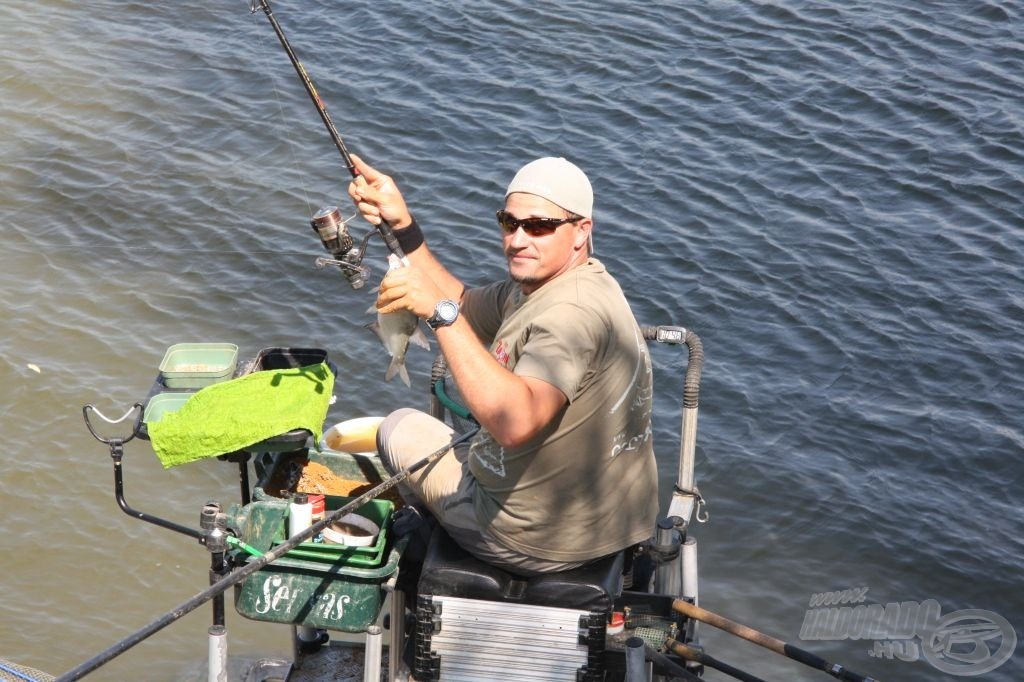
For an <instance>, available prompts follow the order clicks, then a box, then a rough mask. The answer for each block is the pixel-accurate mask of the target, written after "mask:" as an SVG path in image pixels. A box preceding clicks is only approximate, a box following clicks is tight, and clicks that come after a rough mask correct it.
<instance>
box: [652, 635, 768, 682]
mask: <svg viewBox="0 0 1024 682" xmlns="http://www.w3.org/2000/svg"><path fill="white" fill-rule="evenodd" d="M665 648H666V649H667V650H668V651H670V652H672V653H673V654H675V655H676V656H679V657H680V658H685V659H686V660H687V661H694V662H695V663H700V664H701V665H706V666H707V667H709V668H714V669H715V670H718V671H719V672H723V673H725V674H726V675H728V676H730V677H734V678H736V679H737V680H740V682H765V681H764V680H762V679H761V678H760V677H756V676H754V675H751V674H750V673H747V672H744V671H742V670H740V669H739V668H736V667H734V666H731V665H729V664H728V663H725V662H723V661H720V660H718V659H717V658H713V657H712V656H709V655H707V654H706V653H704V651H702V650H701V649H699V648H696V647H693V646H690V645H689V644H683V643H682V642H680V641H678V640H676V639H674V638H672V637H669V638H667V639H666V640H665Z"/></svg>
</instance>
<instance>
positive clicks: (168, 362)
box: [160, 343, 238, 388]
mask: <svg viewBox="0 0 1024 682" xmlns="http://www.w3.org/2000/svg"><path fill="white" fill-rule="evenodd" d="M237 365H238V346H236V345H235V344H233V343H176V344H174V345H173V346H171V347H169V348H168V349H167V352H166V353H164V359H163V360H162V361H161V362H160V380H161V381H162V382H163V384H164V386H166V387H167V388H202V387H204V386H209V385H211V384H216V383H218V382H220V381H225V380H227V379H230V378H231V376H232V375H233V374H234V373H235V367H236V366H237Z"/></svg>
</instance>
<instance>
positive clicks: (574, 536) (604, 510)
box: [462, 258, 658, 561]
mask: <svg viewBox="0 0 1024 682" xmlns="http://www.w3.org/2000/svg"><path fill="white" fill-rule="evenodd" d="M462 310H463V312H464V314H465V316H466V319H467V320H468V321H469V322H470V324H471V325H472V326H473V329H474V331H475V332H476V333H477V335H478V336H479V337H480V338H481V339H482V340H483V341H484V342H485V343H489V344H490V350H491V354H492V355H493V356H494V357H495V358H496V359H497V360H498V362H500V363H501V364H502V365H504V366H505V367H507V368H508V369H509V370H511V371H512V372H514V373H515V374H517V375H520V376H529V377H534V378H536V379H541V380H543V381H546V382H548V383H550V384H552V385H554V386H556V387H557V388H558V389H560V390H561V391H562V393H564V394H565V396H566V398H568V400H569V404H568V405H567V406H566V408H565V409H564V410H563V411H562V412H561V413H560V414H559V415H558V416H557V417H556V418H555V419H554V420H553V422H552V423H551V424H550V425H549V427H548V428H546V429H544V430H543V431H542V432H541V433H540V434H539V435H538V436H537V437H536V438H535V439H534V440H533V441H531V442H529V443H527V444H525V445H523V446H522V447H518V448H502V447H501V446H500V445H498V443H497V442H496V441H495V440H494V439H493V438H492V437H491V435H490V434H489V433H487V431H486V430H481V432H480V433H479V434H477V436H476V437H475V438H474V439H473V441H472V443H471V445H470V451H469V468H470V472H471V473H472V475H473V477H474V478H475V479H476V480H477V493H476V499H475V500H474V502H475V508H476V514H477V518H478V519H479V521H480V522H481V524H483V525H485V526H486V527H488V528H489V530H490V531H491V533H492V534H493V535H494V536H495V537H496V538H497V539H498V540H500V541H501V542H502V543H504V544H505V545H507V546H508V547H510V548H511V549H514V550H516V551H519V552H522V553H524V554H528V555H530V556H536V557H538V558H542V559H549V560H554V561H583V560H587V559H593V558H596V557H599V556H603V555H606V554H610V553H612V552H615V551H618V550H620V549H623V548H625V547H628V546H629V545H632V544H634V543H637V542H640V541H642V540H644V539H646V538H648V537H650V536H651V534H652V533H653V526H654V522H655V517H656V515H657V513H658V482H657V467H656V464H655V460H654V451H653V448H652V443H651V394H652V389H651V363H650V357H649V356H648V354H647V345H646V342H645V341H644V339H643V336H642V334H641V333H640V330H639V328H638V327H637V324H636V321H635V320H634V318H633V314H632V312H631V311H630V309H629V304H628V303H627V302H626V299H625V297H624V296H623V294H622V290H621V289H620V288H619V285H618V283H617V282H616V281H615V280H614V279H613V278H612V277H611V275H609V274H608V272H607V271H606V270H605V268H604V266H603V265H602V264H601V263H600V262H599V261H597V260H595V259H593V258H591V259H589V260H588V261H587V262H586V263H584V264H581V265H579V266H577V267H575V268H573V269H572V270H570V271H568V272H566V273H565V274H562V275H560V276H558V277H557V278H555V279H553V280H552V281H550V282H547V283H546V284H544V285H543V286H542V287H541V288H540V289H538V290H536V291H534V292H533V293H532V294H529V295H526V294H523V293H522V290H521V288H520V285H519V284H517V283H515V282H513V281H511V280H507V281H504V282H498V283H495V284H492V285H490V286H486V287H482V288H478V289H472V290H469V291H467V292H466V295H465V297H464V299H463V306H462ZM517 409H524V410H528V409H530V406H529V405H520V406H517Z"/></svg>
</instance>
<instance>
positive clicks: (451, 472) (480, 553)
mask: <svg viewBox="0 0 1024 682" xmlns="http://www.w3.org/2000/svg"><path fill="white" fill-rule="evenodd" d="M452 436H453V431H452V428H451V427H450V426H448V425H447V424H445V423H444V422H442V421H439V420H438V419H435V418H434V417H431V416H430V415H429V414H426V413H425V412H420V411H419V410H414V409H411V408H403V409H400V410H397V411H395V412H392V413H391V414H390V415H388V417H387V418H386V419H385V420H384V421H383V422H381V425H380V428H379V429H378V430H377V451H378V452H379V453H380V456H381V460H382V461H383V463H384V466H385V467H386V468H387V469H388V470H389V471H391V473H392V474H394V473H396V472H398V471H401V470H402V469H404V468H405V467H407V466H410V465H412V464H415V463H416V462H418V461H420V460H421V459H423V458H424V457H426V456H427V455H429V454H430V453H432V452H435V451H436V450H438V449H439V448H442V447H444V446H445V444H447V443H450V442H451V441H452ZM468 457H469V444H468V443H463V444H461V445H459V446H457V447H455V448H452V449H450V450H449V451H448V452H447V453H446V454H445V455H444V456H442V457H441V458H440V459H439V460H437V461H436V462H434V463H433V464H431V465H430V466H427V467H424V468H423V469H420V470H419V471H416V472H414V473H412V474H410V475H409V477H408V478H406V479H405V481H403V482H402V483H400V484H399V485H398V490H399V492H400V493H401V494H402V498H403V499H404V500H405V501H406V502H407V503H409V504H413V505H418V506H421V507H426V508H427V509H428V510H430V513H431V514H433V515H434V518H436V519H437V521H438V523H440V524H441V526H442V527H444V529H445V530H446V531H447V532H448V534H449V535H450V536H451V537H452V539H453V540H455V542H457V543H458V544H459V545H460V546H461V547H462V548H463V549H465V550H466V551H468V552H469V553H470V554H472V555H473V556H475V557H476V558H478V559H480V560H481V561H483V562H485V563H488V564H491V565H494V566H498V567H500V568H503V569H506V570H508V571H511V572H513V573H518V574H520V575H537V574H541V573H554V572H556V571H565V570H568V569H571V568H577V567H579V566H582V565H583V564H585V563H587V562H584V561H575V562H561V561H549V560H547V559H538V558H536V557H531V556H527V555H525V554H522V553H521V552H518V551H516V550H513V549H510V548H509V547H506V546H504V545H503V544H502V543H501V542H500V541H499V540H498V539H497V538H495V537H494V536H493V535H492V534H491V533H490V532H489V531H488V529H487V527H486V525H485V524H481V523H480V521H479V520H478V519H477V516H476V508H475V505H474V504H473V499H474V496H475V494H476V493H477V490H476V486H477V482H476V479H474V478H473V475H472V474H471V473H470V472H469V464H468V461H467V460H468Z"/></svg>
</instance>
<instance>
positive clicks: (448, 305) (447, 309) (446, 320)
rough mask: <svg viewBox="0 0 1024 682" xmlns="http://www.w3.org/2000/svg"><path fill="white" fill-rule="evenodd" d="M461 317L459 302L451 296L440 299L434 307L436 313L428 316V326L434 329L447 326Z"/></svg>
mask: <svg viewBox="0 0 1024 682" xmlns="http://www.w3.org/2000/svg"><path fill="white" fill-rule="evenodd" d="M458 317H459V304H458V303H456V302H455V301H453V300H451V299H450V298H446V299H444V300H443V301H438V302H437V305H436V306H435V307H434V314H433V315H431V316H430V317H428V318H427V326H428V327H430V328H431V329H433V330H435V331H436V330H437V329H438V327H447V326H448V325H450V324H452V323H453V322H455V320H456V319H458Z"/></svg>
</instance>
